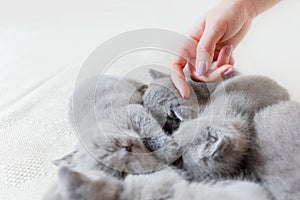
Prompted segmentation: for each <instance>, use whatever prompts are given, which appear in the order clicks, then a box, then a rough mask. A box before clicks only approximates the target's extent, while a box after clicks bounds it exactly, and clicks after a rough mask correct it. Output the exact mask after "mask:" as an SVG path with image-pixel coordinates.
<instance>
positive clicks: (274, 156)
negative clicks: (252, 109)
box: [254, 101, 300, 200]
mask: <svg viewBox="0 0 300 200" xmlns="http://www.w3.org/2000/svg"><path fill="white" fill-rule="evenodd" d="M254 121H255V129H256V132H257V143H258V145H259V149H260V152H261V154H262V158H263V161H264V162H263V163H262V165H260V168H259V175H260V177H262V182H263V185H264V186H265V187H266V188H268V189H269V191H271V193H272V194H273V195H274V197H276V198H275V199H276V200H286V199H289V200H296V199H300V172H299V169H300V132H299V130H300V105H299V104H297V103H295V102H291V101H287V102H282V103H280V104H277V105H274V106H271V107H268V108H266V109H264V110H262V111H261V112H259V113H257V115H256V116H255V119H254Z"/></svg>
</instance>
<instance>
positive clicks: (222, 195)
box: [45, 167, 269, 200]
mask: <svg viewBox="0 0 300 200" xmlns="http://www.w3.org/2000/svg"><path fill="white" fill-rule="evenodd" d="M58 178H59V183H58V185H56V186H54V187H53V188H51V190H50V191H49V193H48V195H47V196H46V198H45V199H46V200H98V199H101V200H117V199H119V200H140V199H143V200H159V199H164V200H182V199H189V200H196V199H199V198H200V199H210V200H219V199H223V200H240V199H243V200H252V199H256V200H269V195H268V193H267V192H266V191H265V190H264V189H263V188H262V187H260V186H259V185H258V184H255V183H251V182H247V181H225V182H218V183H206V184H204V183H189V182H187V181H186V180H184V179H183V178H182V177H180V176H179V175H178V174H177V173H176V172H175V171H173V170H171V169H170V168H166V169H164V170H161V171H157V172H154V173H151V174H144V175H128V176H127V177H126V178H125V179H124V181H121V180H119V179H116V178H114V177H112V176H109V175H107V174H106V173H104V172H103V171H88V172H85V173H82V172H80V171H78V170H75V169H70V168H67V167H62V168H61V169H60V170H59V173H58Z"/></svg>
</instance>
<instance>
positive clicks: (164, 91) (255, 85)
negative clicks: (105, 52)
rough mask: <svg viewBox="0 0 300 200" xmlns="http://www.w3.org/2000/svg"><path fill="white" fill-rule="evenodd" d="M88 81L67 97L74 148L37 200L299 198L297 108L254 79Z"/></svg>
mask: <svg viewBox="0 0 300 200" xmlns="http://www.w3.org/2000/svg"><path fill="white" fill-rule="evenodd" d="M150 75H151V76H152V78H153V82H152V83H150V84H147V85H146V84H143V83H141V82H138V81H136V80H131V79H120V78H116V77H110V76H102V77H101V78H100V79H98V78H97V77H93V78H90V79H89V80H86V81H85V82H83V83H81V84H80V86H79V87H78V88H76V90H75V92H74V94H73V102H72V105H71V106H72V107H71V108H70V116H71V121H72V125H73V127H74V130H76V132H77V133H78V137H79V144H78V145H77V147H76V150H75V151H74V152H72V153H71V154H69V155H67V156H65V157H63V158H62V159H60V160H56V161H54V163H55V164H56V165H58V166H60V169H59V172H58V181H57V183H56V184H55V185H54V186H53V187H52V188H51V189H50V190H49V192H48V193H47V194H46V196H45V199H57V200H58V199H89V200H93V199H105V200H106V199H107V200H110V199H121V200H127V199H128V200H129V199H149V200H150V199H201V198H203V199H257V200H260V199H280V200H281V199H299V197H300V184H299V183H300V177H299V172H298V169H299V167H300V157H299V155H300V154H299V153H300V138H299V136H300V133H299V130H300V105H298V104H297V103H295V102H292V101H289V94H288V93H287V91H286V90H285V89H284V88H283V87H281V86H280V85H278V84H277V83H276V82H275V81H273V80H271V79H269V78H266V77H263V76H243V75H232V76H231V77H228V78H227V79H226V80H224V81H220V82H216V83H203V82H193V81H191V80H189V79H188V80H187V81H188V83H189V86H190V90H191V91H192V92H191V95H190V98H189V99H183V98H182V97H181V96H180V95H179V93H178V91H177V90H176V89H175V87H174V85H173V83H172V81H171V78H170V76H168V75H166V74H163V73H161V72H159V71H155V70H150Z"/></svg>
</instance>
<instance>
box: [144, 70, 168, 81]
mask: <svg viewBox="0 0 300 200" xmlns="http://www.w3.org/2000/svg"><path fill="white" fill-rule="evenodd" d="M149 74H150V76H151V78H152V79H154V80H157V79H161V78H166V77H168V74H165V73H162V72H160V71H157V70H154V69H149Z"/></svg>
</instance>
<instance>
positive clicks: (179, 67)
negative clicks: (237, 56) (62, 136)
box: [171, 0, 255, 98]
mask: <svg viewBox="0 0 300 200" xmlns="http://www.w3.org/2000/svg"><path fill="white" fill-rule="evenodd" d="M250 2H251V1H250V0H222V1H221V2H220V4H218V5H217V6H216V7H214V8H213V9H211V10H210V11H208V12H207V13H206V14H205V15H204V16H203V17H202V19H201V21H200V23H199V24H198V25H197V27H196V29H195V30H194V32H192V33H191V35H190V37H191V39H192V40H194V41H195V43H194V45H191V43H189V44H188V45H187V46H185V47H183V50H182V51H183V54H184V55H185V56H186V57H187V58H188V61H187V60H186V59H184V58H182V57H179V58H178V59H176V60H175V61H174V62H173V64H172V70H171V77H172V81H173V83H174V85H175V87H176V88H177V89H178V90H179V92H180V94H181V95H182V96H183V97H184V98H188V97H189V93H190V91H189V87H188V85H187V83H186V81H185V76H184V73H183V69H184V68H185V66H186V64H187V63H188V70H189V73H190V76H191V78H192V79H193V80H194V81H205V82H212V81H217V80H219V79H221V78H222V77H224V76H226V75H229V74H231V73H233V72H234V68H233V64H234V60H233V56H232V50H233V48H235V47H236V46H237V45H238V44H239V43H240V41H241V40H242V39H243V38H244V37H245V35H246V33H247V31H248V29H249V27H250V24H251V21H252V19H253V17H254V16H255V12H254V9H253V5H252V4H251V3H250Z"/></svg>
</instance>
